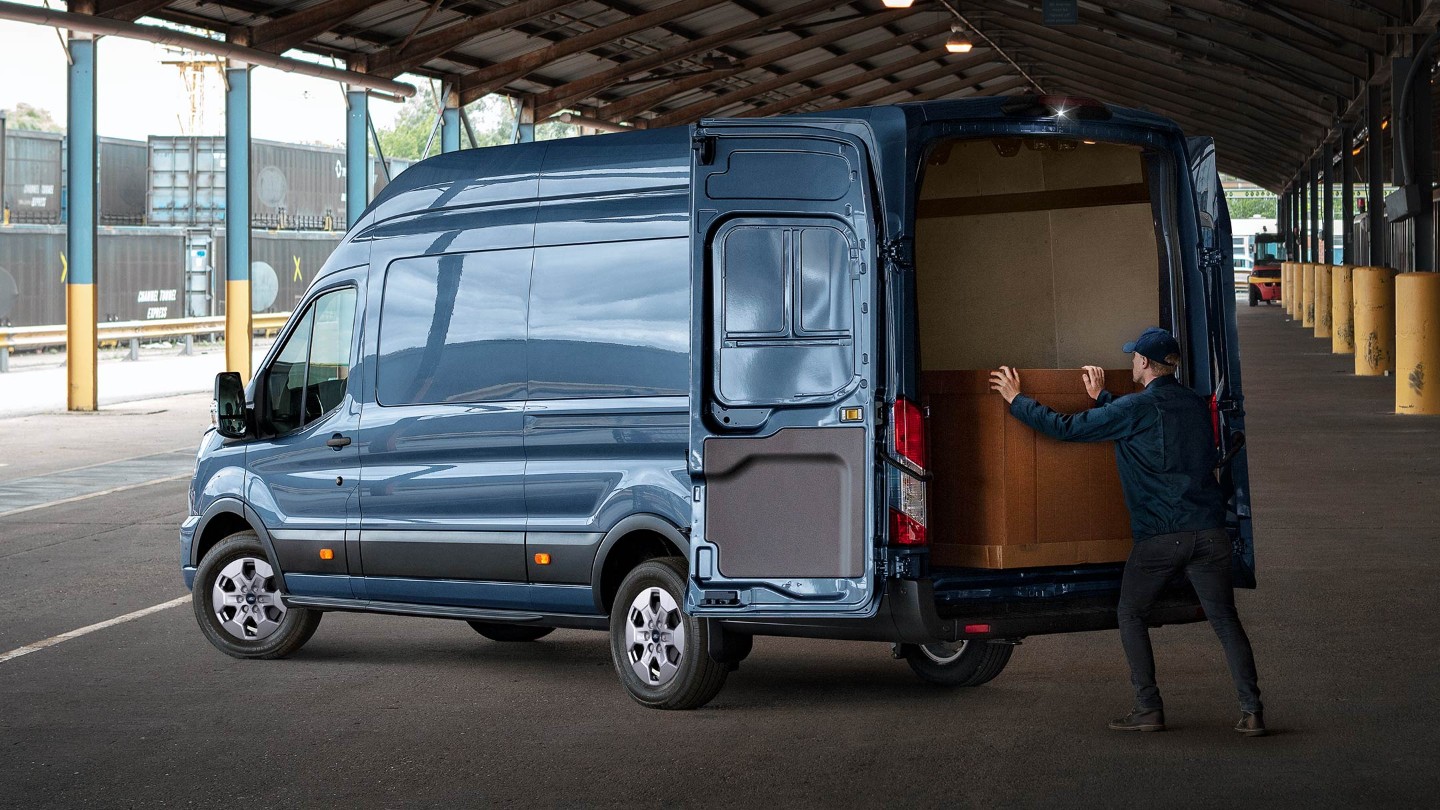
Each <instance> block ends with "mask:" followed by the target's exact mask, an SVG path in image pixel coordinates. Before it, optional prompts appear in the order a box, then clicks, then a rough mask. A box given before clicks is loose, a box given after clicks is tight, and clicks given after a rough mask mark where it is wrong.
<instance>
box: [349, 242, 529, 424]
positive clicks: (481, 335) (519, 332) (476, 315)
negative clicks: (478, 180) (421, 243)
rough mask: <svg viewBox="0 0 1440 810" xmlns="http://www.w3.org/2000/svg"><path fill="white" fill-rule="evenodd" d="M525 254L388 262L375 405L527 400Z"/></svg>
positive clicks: (493, 253) (509, 252)
mask: <svg viewBox="0 0 1440 810" xmlns="http://www.w3.org/2000/svg"><path fill="white" fill-rule="evenodd" d="M530 256H531V252H530V250H529V249H528V248H527V249H523V250H497V251H487V252H481V253H453V254H447V255H444V256H422V257H418V258H414V259H401V260H399V261H396V262H392V263H391V265H390V267H389V269H388V270H387V271H386V273H385V292H384V295H383V297H382V298H381V302H380V352H379V358H378V361H377V363H376V391H375V396H376V400H377V401H378V402H379V403H380V404H381V405H422V404H441V403H447V402H495V401H502V400H516V399H524V398H525V376H526V374H525V307H526V294H527V293H528V291H529V286H530Z"/></svg>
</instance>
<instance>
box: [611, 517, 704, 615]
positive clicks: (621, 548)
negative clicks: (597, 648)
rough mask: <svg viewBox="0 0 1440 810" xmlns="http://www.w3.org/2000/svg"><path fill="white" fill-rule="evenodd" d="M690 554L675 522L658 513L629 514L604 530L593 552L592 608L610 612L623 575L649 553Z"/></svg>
mask: <svg viewBox="0 0 1440 810" xmlns="http://www.w3.org/2000/svg"><path fill="white" fill-rule="evenodd" d="M666 556H677V557H684V558H686V559H688V558H689V556H690V542H689V540H688V539H686V537H685V534H684V532H682V531H681V530H680V529H679V528H678V527H676V526H675V524H673V523H671V522H670V521H668V520H666V519H665V518H663V517H660V516H659V515H630V516H629V517H626V518H625V519H623V520H621V521H620V522H619V523H616V524H615V526H614V528H612V529H610V531H608V532H606V533H605V538H604V539H603V540H601V541H600V548H599V550H598V551H597V552H596V554H595V564H594V566H593V568H592V569H591V573H590V589H591V592H592V593H593V595H594V599H595V608H596V610H598V611H599V612H600V613H603V614H606V615H609V613H610V606H611V604H612V603H613V602H614V599H615V594H616V592H617V591H619V590H620V583H621V581H623V580H624V579H625V575H626V574H628V573H630V571H631V570H633V569H634V568H635V566H637V565H639V564H640V563H642V562H644V561H645V560H648V559H651V558H652V557H666Z"/></svg>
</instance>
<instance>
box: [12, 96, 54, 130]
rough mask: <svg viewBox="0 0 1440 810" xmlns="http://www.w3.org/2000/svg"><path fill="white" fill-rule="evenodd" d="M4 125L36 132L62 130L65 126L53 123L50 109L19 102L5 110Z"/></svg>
mask: <svg viewBox="0 0 1440 810" xmlns="http://www.w3.org/2000/svg"><path fill="white" fill-rule="evenodd" d="M5 126H6V127H8V128H10V129H28V130H35V131H38V132H64V131H65V128H64V127H62V126H60V125H59V124H57V123H55V118H54V116H52V115H51V114H50V111H49V110H47V109H45V108H43V107H36V106H34V105H33V104H26V103H25V102H23V101H22V102H20V103H19V104H16V105H15V108H14V109H11V110H6V111H5Z"/></svg>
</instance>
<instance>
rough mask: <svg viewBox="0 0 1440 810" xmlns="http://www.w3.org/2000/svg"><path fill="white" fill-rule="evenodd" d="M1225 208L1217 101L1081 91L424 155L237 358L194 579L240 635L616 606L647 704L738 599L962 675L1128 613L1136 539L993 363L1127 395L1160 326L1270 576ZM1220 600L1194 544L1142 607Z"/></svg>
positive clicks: (761, 624)
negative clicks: (1011, 412) (1159, 105)
mask: <svg viewBox="0 0 1440 810" xmlns="http://www.w3.org/2000/svg"><path fill="white" fill-rule="evenodd" d="M1228 231H1229V220H1228V215H1227V213H1226V209H1225V204H1224V195H1223V193H1222V191H1221V188H1220V183H1219V178H1218V174H1217V172H1216V164H1215V153H1214V147H1213V144H1212V143H1211V142H1210V141H1209V139H1204V138H1190V139H1187V138H1186V137H1185V136H1184V135H1183V134H1182V133H1181V132H1180V130H1179V129H1178V128H1177V127H1176V126H1175V125H1174V124H1173V123H1171V122H1170V121H1168V120H1166V119H1164V118H1161V117H1158V116H1155V115H1152V114H1150V113H1146V112H1140V111H1134V110H1125V109H1120V108H1116V107H1111V106H1107V105H1104V104H1100V103H1098V102H1095V101H1091V100H1086V99H1072V98H1060V97H1036V96H1026V97H1015V98H985V99H974V100H965V101H937V102H925V103H916V104H904V105H899V106H889V107H877V108H865V109H856V110H847V111H840V112H831V113H825V114H812V115H797V116H787V117H782V118H773V119H742V120H727V119H716V120H705V121H702V122H701V123H700V124H698V125H696V126H693V127H688V128H674V129H657V130H650V131H640V132H633V133H623V134H615V135H602V136H593V137H587V138H579V139H572V140H563V141H551V142H542V143H533V144H520V145H515V146H505V147H492V148H485V149H474V150H468V151H462V152H456V153H451V154H446V155H441V156H438V157H435V158H431V159H429V160H426V161H423V162H421V163H418V164H416V165H415V166H414V167H412V168H410V169H409V170H407V171H406V172H405V173H404V174H403V175H401V176H400V177H398V178H397V179H396V180H395V181H394V182H393V183H391V184H390V185H389V186H388V187H387V188H386V189H385V190H384V192H383V193H382V194H380V195H379V197H378V198H377V199H376V200H375V201H374V202H373V203H372V204H371V205H370V207H369V208H368V209H367V211H366V213H365V214H364V216H363V217H362V218H361V220H360V221H359V222H358V223H357V224H356V225H355V226H354V227H353V228H351V229H350V231H349V232H348V233H347V234H346V236H345V238H344V239H343V240H342V241H341V243H340V245H339V246H338V247H337V248H336V249H335V252H334V253H333V254H332V255H331V257H330V259H329V261H328V262H327V263H326V265H325V267H324V269H323V270H322V271H321V273H320V274H319V276H318V277H317V278H316V279H315V280H314V281H313V282H312V283H311V285H310V288H309V290H308V291H307V292H306V293H305V295H304V297H303V298H302V299H301V300H300V301H299V302H298V303H297V305H296V307H295V314H294V316H293V317H292V319H291V322H290V323H289V324H288V326H287V327H286V328H285V330H284V331H283V332H282V333H281V334H280V335H279V337H278V339H277V340H276V342H275V344H274V347H273V348H272V349H271V350H270V352H269V353H268V355H267V356H266V357H265V359H264V360H263V362H261V363H259V364H258V366H257V369H258V370H257V372H256V374H255V376H254V378H253V379H252V380H250V381H249V382H248V384H242V381H241V380H240V378H239V377H238V375H234V374H222V375H220V376H219V377H218V378H217V383H216V413H217V428H216V429H215V430H213V431H211V432H210V433H208V434H207V435H206V436H205V438H204V440H203V442H202V445H201V447H200V450H199V456H198V459H197V465H196V471H195V477H194V480H193V482H192V484H191V489H190V510H189V512H190V514H189V517H187V518H186V519H185V521H184V523H183V525H182V527H181V531H180V545H181V566H182V571H183V574H184V579H185V583H186V585H187V586H189V587H192V588H193V593H194V609H195V615H196V619H197V621H198V623H199V626H200V629H201V631H202V632H203V634H204V635H205V637H206V638H207V639H209V640H210V641H211V642H212V643H213V644H214V645H215V646H217V647H218V648H219V649H221V650H222V651H224V652H226V653H227V654H230V655H233V656H236V657H239V658H274V657H280V656H285V655H287V654H290V653H293V652H295V651H296V650H298V649H299V648H300V647H301V646H302V645H303V644H304V643H305V642H306V640H307V639H308V638H309V637H310V636H311V634H312V633H314V632H315V630H316V627H317V625H318V624H319V622H320V619H321V617H322V616H323V615H324V613H325V612H328V611H366V612H379V613H391V614H404V615H411V616H421V617H435V618H446V619H459V620H464V621H467V622H469V623H470V625H471V626H472V627H473V628H474V629H475V630H476V631H477V632H478V633H479V634H480V635H482V636H484V637H486V638H489V639H494V640H497V641H503V642H515V643H518V642H529V641H534V640H536V639H539V638H541V637H543V636H545V635H546V634H548V633H550V632H551V631H552V630H554V629H555V628H582V629H589V630H597V631H605V632H608V633H609V637H610V647H611V656H612V660H613V663H614V667H615V670H616V673H617V676H618V677H619V680H620V682H621V684H622V685H623V686H624V688H625V689H626V691H627V692H628V693H629V694H630V696H631V697H633V698H634V699H635V700H637V701H638V702H640V703H641V704H643V705H646V706H650V707H656V708H666V709H688V708H694V707H697V706H701V705H703V704H705V703H706V702H707V701H709V700H710V699H711V698H713V697H714V696H715V695H716V694H717V693H718V692H719V691H720V689H721V687H722V685H723V684H724V681H725V679H726V675H727V673H728V672H729V671H731V670H732V669H734V668H735V667H736V666H738V665H739V663H740V662H741V660H742V659H744V658H745V657H746V656H747V655H748V654H749V652H750V650H751V646H752V641H753V638H754V636H756V635H786V636H803V637H819V638H835V639H855V640H870V641H876V642H884V643H887V644H890V645H892V649H893V651H894V653H895V654H896V655H897V656H900V657H903V658H905V659H906V660H907V661H908V662H909V664H910V666H911V667H912V669H913V670H914V671H915V673H916V674H918V675H919V676H920V677H922V678H924V679H927V680H930V681H933V682H937V683H943V684H949V685H955V686H976V685H979V684H982V683H985V682H986V681H989V680H990V679H992V678H994V677H996V676H997V675H998V674H999V673H1000V672H1001V670H1002V669H1003V668H1004V667H1005V665H1006V663H1007V662H1008V661H1009V659H1010V657H1011V654H1012V651H1013V649H1014V645H1015V644H1016V643H1017V642H1018V641H1019V640H1020V639H1022V638H1025V637H1027V636H1031V635H1037V634H1045V633H1061V632H1070V631H1081V630H1099V629H1105V628H1113V627H1115V611H1114V609H1115V604H1116V600H1117V594H1118V589H1119V585H1120V578H1121V572H1122V568H1123V562H1124V560H1125V557H1126V555H1127V554H1128V551H1129V548H1130V543H1131V538H1130V533H1129V528H1128V526H1127V525H1126V522H1125V520H1124V515H1125V511H1124V506H1123V502H1122V501H1121V495H1120V489H1119V485H1118V480H1117V479H1116V476H1115V470H1114V462H1113V459H1112V458H1111V457H1110V454H1109V453H1108V452H1107V451H1106V450H1105V449H1104V448H1103V447H1099V446H1093V445H1091V446H1084V445H1062V444H1060V443H1057V442H1052V441H1050V440H1049V439H1045V438H1043V437H1037V436H1035V435H1034V434H1032V433H1028V432H1027V433H1026V434H1023V435H1022V434H1017V433H1015V432H1014V430H1015V428H1016V426H1017V425H1018V423H1016V422H1015V420H1013V419H1011V418H1010V417H1009V416H1008V414H1007V413H1006V412H1005V411H1004V409H1003V402H1001V401H1000V399H999V397H998V396H997V395H995V394H991V393H989V392H988V391H986V390H984V388H983V385H982V386H981V387H980V388H979V389H978V390H977V388H976V385H977V383H976V380H977V378H980V379H983V376H982V375H984V374H985V373H986V372H987V371H988V370H989V369H992V368H995V367H996V366H998V365H1000V364H1002V363H1003V364H1006V365H1011V366H1017V367H1020V368H1022V369H1030V370H1033V371H1022V372H1021V379H1022V384H1024V382H1025V381H1026V380H1030V381H1032V383H1033V385H1032V389H1033V390H1035V391H1036V395H1037V396H1038V397H1040V398H1041V401H1047V400H1048V401H1049V403H1050V404H1053V405H1055V406H1056V407H1059V408H1062V409H1071V410H1073V409H1076V408H1079V407H1084V403H1083V402H1079V401H1078V400H1077V398H1076V396H1077V392H1081V394H1082V395H1083V387H1082V386H1081V383H1080V370H1079V367H1080V366H1081V365H1082V364H1086V363H1096V364H1102V365H1105V366H1106V367H1108V368H1110V369H1112V370H1114V372H1115V373H1113V374H1112V375H1110V377H1109V380H1110V382H1111V384H1112V390H1114V391H1115V392H1116V393H1123V392H1124V391H1125V390H1128V389H1126V388H1125V386H1127V385H1129V384H1130V378H1129V376H1128V373H1122V371H1121V370H1122V369H1125V368H1128V365H1129V360H1128V358H1126V357H1125V356H1124V355H1123V354H1122V353H1121V349H1120V347H1121V344H1122V343H1123V342H1124V341H1125V340H1127V339H1129V338H1130V337H1132V336H1133V335H1134V334H1136V333H1138V332H1139V331H1140V329H1141V328H1143V327H1145V326H1151V325H1156V324H1158V325H1161V326H1164V327H1166V328H1168V329H1170V330H1171V331H1172V332H1174V333H1175V334H1176V335H1177V337H1178V338H1179V340H1180V343H1181V346H1182V348H1183V359H1182V362H1181V365H1180V379H1181V380H1182V382H1183V383H1184V384H1185V385H1188V386H1190V387H1192V388H1193V389H1194V390H1196V391H1197V392H1199V393H1200V394H1202V395H1204V396H1205V397H1208V398H1210V401H1211V402H1212V403H1213V409H1214V416H1215V426H1216V430H1215V444H1216V457H1217V459H1221V458H1223V459H1224V461H1223V464H1222V465H1221V467H1220V469H1219V470H1218V472H1217V474H1218V475H1219V476H1220V478H1221V480H1222V483H1223V485H1224V487H1225V488H1226V491H1227V493H1228V496H1229V516H1228V524H1227V527H1228V531H1229V533H1230V538H1231V541H1232V544H1233V548H1234V561H1235V570H1236V576H1237V581H1238V582H1239V583H1240V584H1242V585H1247V586H1253V583H1254V578H1253V571H1254V560H1253V555H1252V539H1251V529H1250V504H1249V483H1248V478H1247V467H1246V456H1245V453H1244V450H1243V433H1242V431H1243V427H1244V410H1243V402H1244V398H1243V395H1242V389H1241V381H1240V366H1239V347H1238V344H1237V340H1236V334H1235V310H1234V308H1235V295H1234V290H1233V285H1232V279H1231V272H1232V268H1231V264H1230V261H1229V259H1228V256H1229V250H1228V246H1229V244H1230V234H1229V232H1228ZM1115 245H1126V246H1128V247H1127V249H1126V251H1124V252H1123V253H1118V254H1117V251H1116V249H1115V247H1114V246H1115ZM1222 247H1223V248H1225V249H1223V250H1222V249H1220V248H1222ZM1042 380H1043V381H1044V382H1043V385H1042V384H1041V383H1040V382H1039V381H1042ZM1067 380H1070V381H1071V382H1066V381H1067ZM1041 389H1043V390H1041ZM1027 442H1028V443H1027ZM1007 448H1008V449H1007ZM1202 618H1203V614H1202V612H1201V610H1200V608H1199V605H1198V603H1197V600H1196V598H1195V595H1194V593H1193V591H1191V590H1190V589H1189V588H1188V587H1187V586H1185V585H1183V584H1179V585H1177V586H1176V587H1175V588H1174V589H1173V590H1172V591H1171V592H1169V593H1168V594H1167V595H1166V596H1165V598H1164V599H1163V600H1162V601H1161V603H1160V604H1159V606H1158V607H1157V608H1156V610H1155V611H1154V613H1153V614H1152V615H1151V617H1150V620H1151V621H1152V622H1153V623H1155V624H1164V623H1175V622H1193V621H1199V620H1201V619H1202ZM297 665H303V663H301V664H297Z"/></svg>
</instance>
